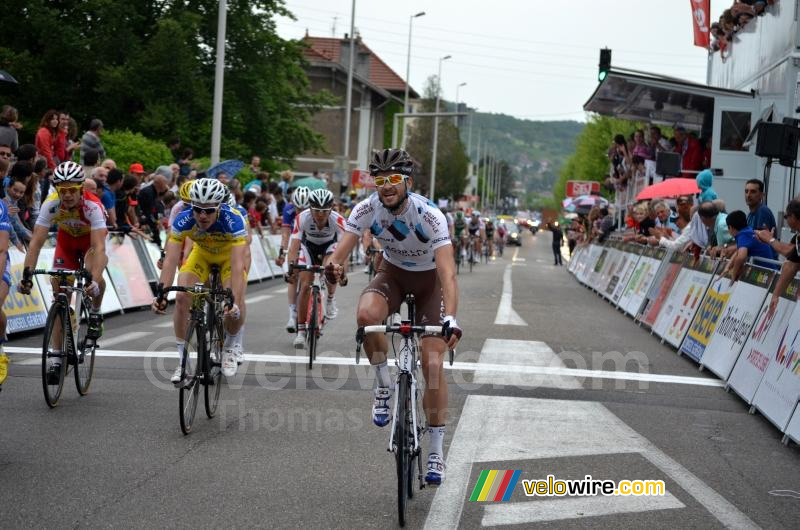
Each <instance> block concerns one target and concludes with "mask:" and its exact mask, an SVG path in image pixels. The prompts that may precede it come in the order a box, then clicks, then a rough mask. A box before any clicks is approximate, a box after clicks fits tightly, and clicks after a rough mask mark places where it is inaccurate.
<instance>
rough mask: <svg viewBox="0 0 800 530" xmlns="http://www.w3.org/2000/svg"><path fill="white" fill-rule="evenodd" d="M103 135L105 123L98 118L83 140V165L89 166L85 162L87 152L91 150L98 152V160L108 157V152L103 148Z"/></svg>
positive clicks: (93, 121)
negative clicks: (101, 139)
mask: <svg viewBox="0 0 800 530" xmlns="http://www.w3.org/2000/svg"><path fill="white" fill-rule="evenodd" d="M102 133H103V122H102V121H100V120H98V119H97V118H95V119H93V120H92V121H91V122H90V123H89V130H88V131H86V132H85V133H84V135H83V137H82V138H81V148H80V149H81V164H82V165H84V166H85V165H87V164H86V162H85V161H84V157H85V156H86V152H87V151H89V150H90V149H91V150H94V151H97V157H98V158H105V157H106V150H105V148H103V142H101V141H100V135H101V134H102Z"/></svg>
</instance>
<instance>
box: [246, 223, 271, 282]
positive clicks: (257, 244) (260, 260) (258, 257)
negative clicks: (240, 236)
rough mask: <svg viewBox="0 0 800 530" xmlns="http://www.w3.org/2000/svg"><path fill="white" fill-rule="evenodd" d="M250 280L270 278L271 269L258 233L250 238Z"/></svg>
mask: <svg viewBox="0 0 800 530" xmlns="http://www.w3.org/2000/svg"><path fill="white" fill-rule="evenodd" d="M250 256H251V259H250V274H249V275H248V278H249V279H250V280H263V279H265V278H272V269H270V267H269V262H267V256H266V254H264V249H263V247H262V245H261V238H260V237H258V234H254V235H253V239H252V240H250Z"/></svg>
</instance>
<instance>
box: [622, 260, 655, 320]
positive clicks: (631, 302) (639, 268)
mask: <svg viewBox="0 0 800 530" xmlns="http://www.w3.org/2000/svg"><path fill="white" fill-rule="evenodd" d="M663 258H664V255H663V252H662V253H661V258H660V259H659V258H657V257H655V254H653V253H652V252H651V251H649V249H648V250H646V251H645V253H644V255H642V257H641V258H639V261H638V262H637V264H636V268H635V269H634V270H633V274H631V279H630V280H629V281H628V285H626V286H625V290H624V291H623V292H622V296H621V298H620V300H619V307H620V309H622V310H623V311H625V312H626V313H628V314H629V315H631V316H636V313H638V312H639V308H640V307H642V302H644V298H645V296H647V291H649V290H650V286H651V285H653V281H654V280H655V278H656V273H657V272H658V268H659V266H660V265H661V260H662V259H663Z"/></svg>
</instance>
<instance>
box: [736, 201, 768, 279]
mask: <svg viewBox="0 0 800 530" xmlns="http://www.w3.org/2000/svg"><path fill="white" fill-rule="evenodd" d="M725 222H726V223H727V224H728V232H730V234H731V235H732V236H733V238H734V239H735V240H736V253H735V254H734V255H733V257H732V258H731V260H730V261H729V262H728V264H727V265H726V266H725V270H724V271H723V272H722V274H723V275H725V274H726V273H728V272H730V273H731V279H732V280H735V279H737V278H738V277H739V274H740V273H741V271H742V266H743V265H744V263H745V262H746V261H747V260H748V258H766V259H775V258H776V256H775V252H774V251H773V250H772V248H771V247H770V246H769V245H767V244H766V243H762V242H761V241H759V240H758V238H756V234H755V232H754V231H753V229H752V228H750V227H749V226H747V216H746V215H745V213H744V212H743V211H741V210H736V211H735V212H731V213H729V214H728V217H727V218H726V219H725ZM755 264H756V265H760V266H762V267H769V268H772V269H777V268H778V267H777V266H776V265H773V264H771V263H770V264H768V263H765V262H763V261H759V260H756V261H755Z"/></svg>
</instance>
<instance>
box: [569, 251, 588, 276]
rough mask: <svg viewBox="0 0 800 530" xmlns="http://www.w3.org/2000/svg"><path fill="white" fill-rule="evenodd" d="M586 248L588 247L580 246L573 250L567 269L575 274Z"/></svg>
mask: <svg viewBox="0 0 800 530" xmlns="http://www.w3.org/2000/svg"><path fill="white" fill-rule="evenodd" d="M585 250H586V247H578V248H576V249H575V250H574V251H573V252H572V256H570V258H569V263H568V264H567V270H568V271H569V272H571V273H572V274H573V275H574V274H575V272H576V270H577V267H578V264H579V263H580V262H581V260H582V259H583V257H584V254H583V252H584V251H585Z"/></svg>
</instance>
